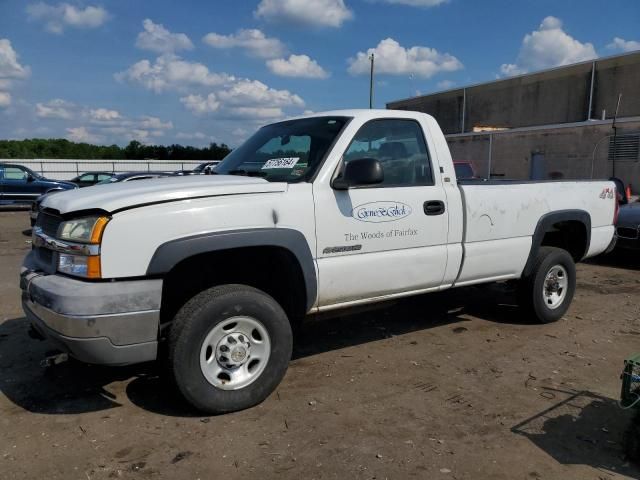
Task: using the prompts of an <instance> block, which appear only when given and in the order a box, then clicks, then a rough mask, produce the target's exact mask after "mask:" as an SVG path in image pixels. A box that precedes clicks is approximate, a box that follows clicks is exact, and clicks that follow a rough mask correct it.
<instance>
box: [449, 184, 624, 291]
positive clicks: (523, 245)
mask: <svg viewBox="0 0 640 480" xmlns="http://www.w3.org/2000/svg"><path fill="white" fill-rule="evenodd" d="M459 189H460V192H461V194H462V203H463V216H464V228H463V237H462V244H463V264H462V268H461V270H460V274H459V276H458V279H457V281H456V285H458V286H460V285H468V284H472V283H476V282H478V281H481V279H483V278H484V280H486V278H487V277H486V274H487V270H488V269H489V270H491V272H492V273H493V275H492V278H494V279H495V280H506V279H512V278H519V276H520V274H521V273H522V270H523V268H524V265H525V264H526V262H527V259H528V255H529V252H530V250H531V242H532V237H533V235H534V232H535V230H536V227H537V225H538V223H539V221H540V220H541V219H542V218H544V216H545V215H546V214H548V213H549V212H551V211H553V212H556V214H558V213H560V212H563V211H571V210H573V211H575V210H580V211H583V212H586V214H588V217H589V219H590V225H591V228H590V231H589V232H587V235H588V237H589V247H588V251H587V253H586V255H585V257H591V256H594V255H597V254H599V253H602V252H603V251H604V250H605V249H606V248H607V246H608V245H609V242H610V240H611V237H612V235H613V229H614V227H613V225H611V223H612V221H611V220H612V219H611V212H613V210H614V207H613V203H614V202H615V201H616V200H615V192H612V191H611V187H610V182H608V181H607V180H587V181H557V180H552V181H510V180H491V181H487V182H483V181H475V180H472V181H461V182H460V183H459ZM505 259H508V261H505Z"/></svg>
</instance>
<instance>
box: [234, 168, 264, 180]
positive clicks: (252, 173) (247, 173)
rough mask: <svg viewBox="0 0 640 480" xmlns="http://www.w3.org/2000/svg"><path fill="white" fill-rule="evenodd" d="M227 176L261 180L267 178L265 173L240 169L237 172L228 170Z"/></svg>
mask: <svg viewBox="0 0 640 480" xmlns="http://www.w3.org/2000/svg"><path fill="white" fill-rule="evenodd" d="M227 175H243V176H245V177H261V178H264V177H266V176H267V174H266V173H265V172H260V171H256V170H244V169H241V168H239V169H237V170H229V171H228V172H227Z"/></svg>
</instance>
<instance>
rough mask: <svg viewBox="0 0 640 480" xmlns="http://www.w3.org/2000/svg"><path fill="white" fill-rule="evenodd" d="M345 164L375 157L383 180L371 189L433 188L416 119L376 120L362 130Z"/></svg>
mask: <svg viewBox="0 0 640 480" xmlns="http://www.w3.org/2000/svg"><path fill="white" fill-rule="evenodd" d="M343 158H344V162H345V163H348V162H350V161H351V160H355V159H358V158H375V159H377V160H379V161H380V163H381V164H382V168H383V172H384V181H383V182H382V184H378V185H373V186H372V187H380V186H383V187H389V186H414V185H433V173H432V170H431V162H430V160H429V153H428V151H427V145H426V143H425V140H424V135H423V134H422V128H421V127H420V125H419V124H418V123H417V122H415V121H413V120H395V119H394V120H373V121H371V122H368V123H366V124H365V125H364V126H362V127H361V128H360V130H359V131H358V133H357V134H356V135H355V137H354V138H353V140H352V141H351V145H349V148H348V149H347V151H346V152H345V154H344V157H343Z"/></svg>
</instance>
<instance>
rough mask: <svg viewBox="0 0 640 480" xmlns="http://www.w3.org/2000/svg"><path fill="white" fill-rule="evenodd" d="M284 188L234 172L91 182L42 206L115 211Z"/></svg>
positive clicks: (72, 209)
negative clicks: (230, 173)
mask: <svg viewBox="0 0 640 480" xmlns="http://www.w3.org/2000/svg"><path fill="white" fill-rule="evenodd" d="M286 188H287V184H286V183H274V182H267V181H266V180H264V179H262V178H255V177H240V176H233V175H219V176H218V175H191V176H181V177H165V178H152V179H148V180H134V181H130V182H120V183H112V184H106V185H94V186H92V187H87V188H81V189H77V190H69V191H66V192H60V193H57V194H55V195H48V196H47V197H46V198H45V199H44V200H43V202H42V205H41V207H42V208H52V209H54V210H57V211H58V212H60V213H61V214H65V213H70V212H77V211H80V210H94V209H99V210H104V211H106V212H109V213H114V212H116V211H118V210H122V209H127V208H134V207H137V206H141V205H148V204H153V203H164V202H173V201H177V200H187V199H190V198H203V197H215V196H218V195H236V194H238V195H239V194H248V193H272V192H284V191H285V190H286Z"/></svg>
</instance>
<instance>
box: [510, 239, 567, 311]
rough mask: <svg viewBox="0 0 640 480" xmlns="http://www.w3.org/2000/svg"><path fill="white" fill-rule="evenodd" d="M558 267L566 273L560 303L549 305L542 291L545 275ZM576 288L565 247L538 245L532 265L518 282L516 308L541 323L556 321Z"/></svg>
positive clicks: (565, 308)
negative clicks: (529, 270) (527, 273)
mask: <svg viewBox="0 0 640 480" xmlns="http://www.w3.org/2000/svg"><path fill="white" fill-rule="evenodd" d="M557 266H560V267H562V269H563V270H564V272H566V282H565V283H566V285H565V286H564V287H563V288H562V292H563V294H564V296H563V297H562V299H561V301H560V303H558V304H557V305H555V306H551V303H552V301H551V300H549V299H545V296H544V292H545V291H548V290H547V289H546V287H545V282H546V277H547V274H548V273H549V272H550V271H551V270H552V269H553V268H555V267H557ZM575 290H576V265H575V263H574V261H573V258H572V257H571V255H570V254H569V252H567V251H566V250H563V249H561V248H555V247H540V249H539V250H538V254H537V255H536V258H535V260H534V262H533V268H532V269H531V272H530V273H529V275H527V276H526V277H523V278H522V279H521V280H520V283H519V285H518V300H519V303H520V307H521V308H522V309H523V310H524V311H525V313H526V314H527V315H529V316H530V317H532V318H533V319H535V320H537V321H539V322H542V323H551V322H555V321H557V320H559V319H560V318H562V316H563V315H564V314H565V313H567V310H568V309H569V307H570V306H571V301H572V300H573V295H574V293H575Z"/></svg>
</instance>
